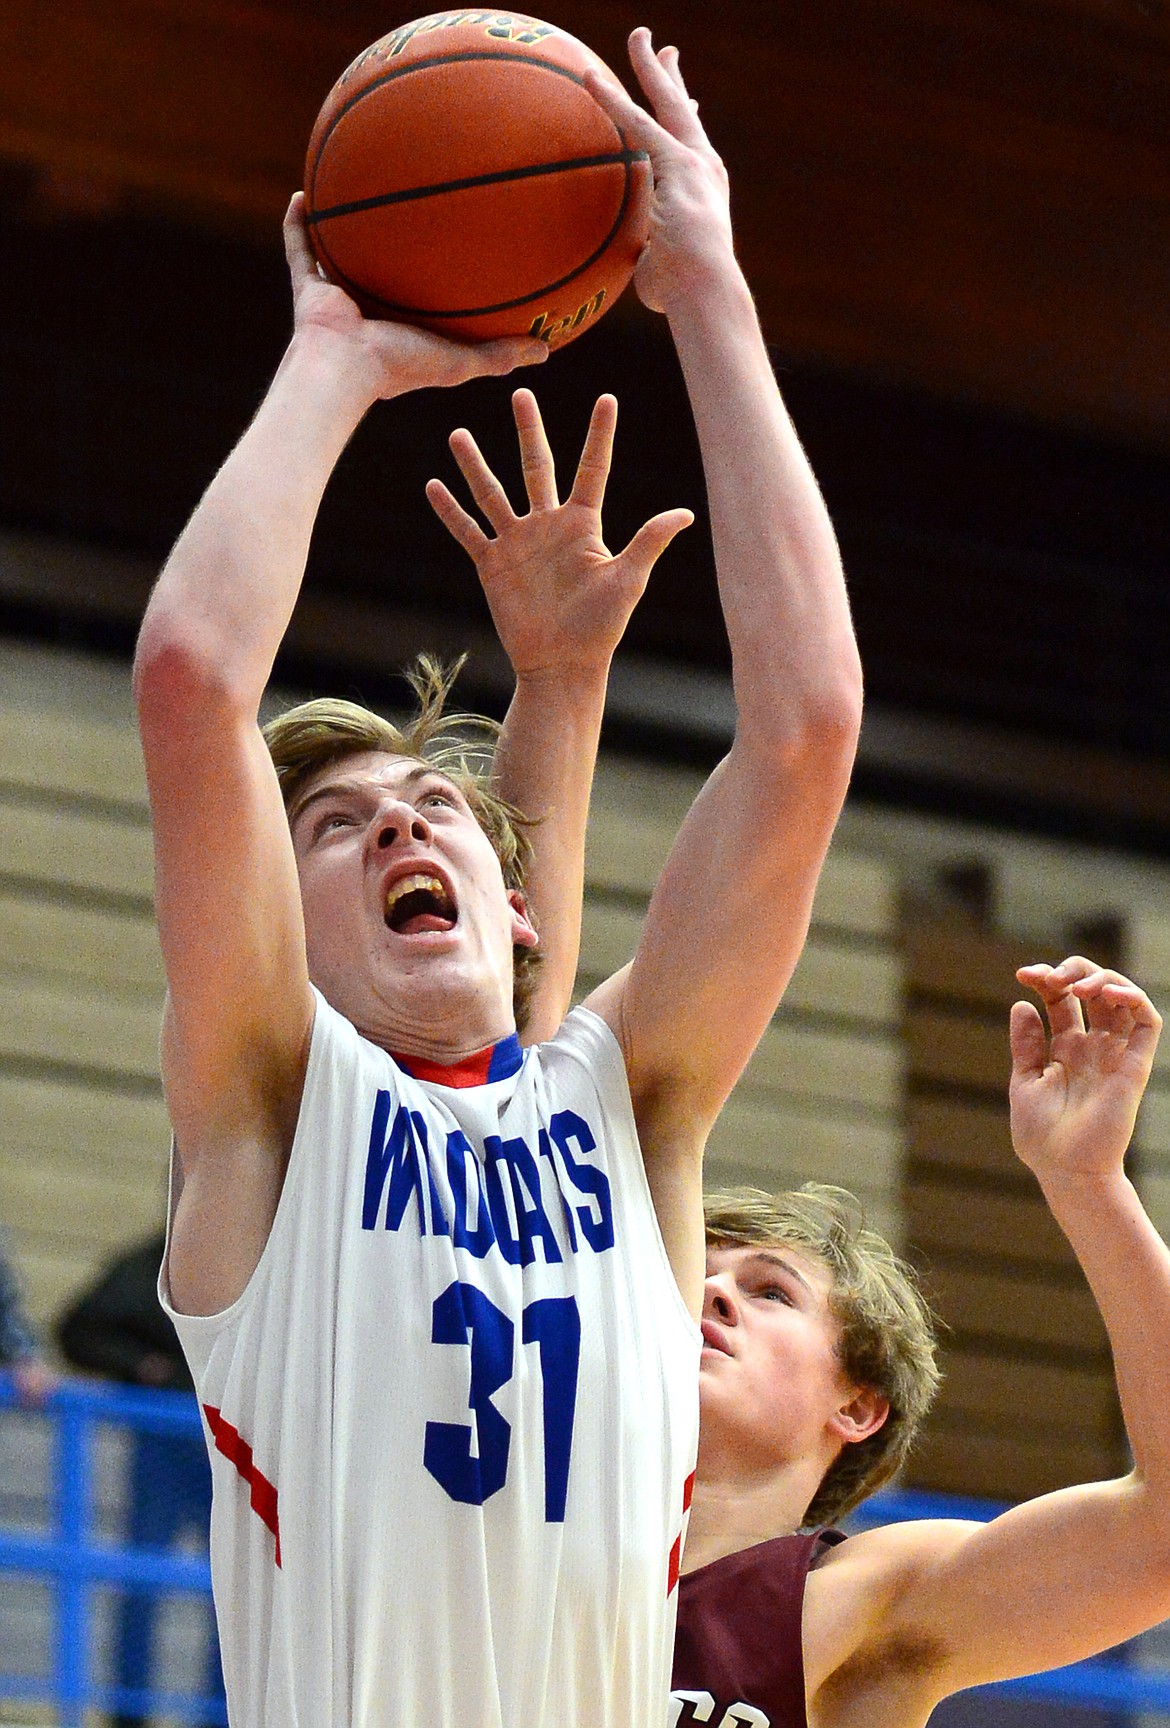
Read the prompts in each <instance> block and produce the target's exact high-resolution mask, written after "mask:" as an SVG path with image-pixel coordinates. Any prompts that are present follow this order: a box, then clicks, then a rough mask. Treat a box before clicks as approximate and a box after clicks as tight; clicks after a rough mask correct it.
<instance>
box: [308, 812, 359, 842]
mask: <svg viewBox="0 0 1170 1728" xmlns="http://www.w3.org/2000/svg"><path fill="white" fill-rule="evenodd" d="M352 827H353V817H352V816H351V815H349V814H348V812H347V811H344V810H329V811H327V812H326V813H325V815H324V816H322V817H321V819H320V821H319V822H318V823H317V824H316V826H315V827H314V829H313V838H314V840H321V839H323V838H324V837H325V835H327V834H332V833H334V832H335V831H336V830H337V829H339V828H352Z"/></svg>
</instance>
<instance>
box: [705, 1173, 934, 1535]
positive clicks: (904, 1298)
mask: <svg viewBox="0 0 1170 1728" xmlns="http://www.w3.org/2000/svg"><path fill="white" fill-rule="evenodd" d="M704 1213H705V1218H706V1227H707V1244H708V1246H709V1247H711V1248H744V1247H772V1246H774V1247H789V1248H796V1249H799V1250H801V1251H803V1252H804V1253H806V1254H811V1255H813V1256H814V1257H815V1258H816V1259H817V1260H819V1261H820V1263H821V1264H822V1265H823V1266H824V1267H825V1268H826V1269H827V1271H828V1272H829V1274H830V1277H831V1279H832V1288H831V1291H830V1295H829V1308H830V1312H831V1313H832V1314H833V1316H834V1318H835V1319H836V1321H837V1324H838V1327H839V1328H840V1336H839V1338H838V1343H837V1350H838V1355H839V1357H840V1360H841V1367H842V1369H843V1371H844V1373H845V1375H846V1377H847V1379H848V1380H849V1381H850V1383H851V1384H852V1385H854V1386H859V1387H861V1386H864V1387H867V1388H868V1389H869V1390H870V1391H873V1392H878V1393H880V1394H881V1396H882V1397H883V1398H885V1399H886V1400H887V1401H888V1403H889V1406H890V1413H889V1415H888V1416H887V1418H886V1420H885V1422H884V1423H883V1424H882V1426H881V1427H880V1428H879V1429H877V1430H876V1432H875V1433H873V1434H869V1435H867V1436H866V1438H865V1439H864V1440H859V1441H857V1442H855V1443H853V1444H850V1445H847V1446H843V1447H842V1449H841V1452H840V1454H839V1455H838V1456H837V1457H836V1458H835V1459H834V1460H833V1462H832V1464H831V1465H830V1466H829V1468H828V1470H827V1471H826V1472H825V1475H824V1478H823V1480H822V1481H821V1484H820V1486H819V1487H818V1489H817V1492H816V1493H815V1495H814V1496H813V1498H812V1501H811V1502H810V1504H809V1506H808V1508H807V1510H806V1512H805V1515H804V1519H803V1522H804V1524H805V1525H807V1526H810V1527H811V1526H814V1525H823V1524H831V1523H832V1522H833V1521H834V1519H837V1518H840V1517H842V1516H843V1515H844V1514H845V1513H846V1512H848V1511H850V1510H851V1509H852V1508H853V1507H854V1506H856V1505H858V1504H859V1503H860V1502H861V1501H862V1500H864V1499H865V1498H866V1496H867V1495H869V1494H872V1493H873V1492H874V1490H875V1489H876V1488H880V1487H881V1485H882V1483H883V1482H888V1481H889V1479H890V1477H891V1476H893V1475H894V1474H895V1472H896V1471H897V1470H899V1469H900V1468H901V1466H902V1465H903V1463H904V1462H905V1460H906V1455H907V1453H908V1452H909V1450H910V1448H911V1446H912V1445H913V1443H914V1438H915V1435H916V1434H917V1432H918V1429H919V1427H920V1426H921V1423H922V1420H923V1418H924V1417H925V1415H926V1413H927V1411H928V1410H929V1408H930V1406H931V1403H932V1401H933V1399H934V1395H935V1393H936V1391H937V1390H938V1385H939V1380H940V1378H941V1375H940V1373H939V1368H938V1363H937V1361H936V1359H935V1356H936V1341H935V1326H934V1319H933V1317H932V1315H931V1312H930V1309H929V1308H928V1306H927V1304H926V1300H925V1298H924V1297H923V1295H922V1292H921V1290H920V1289H919V1286H918V1278H917V1275H916V1273H915V1271H914V1268H913V1267H912V1266H910V1265H909V1264H908V1263H907V1262H906V1261H905V1260H902V1259H900V1258H899V1256H898V1255H897V1254H895V1252H894V1250H893V1249H892V1248H891V1247H890V1245H889V1243H888V1242H887V1241H886V1240H885V1238H884V1237H883V1236H879V1235H878V1233H877V1231H876V1230H870V1229H869V1228H868V1227H867V1225H866V1222H865V1214H864V1212H863V1210H862V1207H861V1204H860V1202H859V1201H858V1200H857V1199H856V1198H855V1197H854V1196H853V1195H852V1194H850V1193H849V1191H848V1190H847V1189H845V1188H834V1187H830V1186H828V1185H827V1184H825V1183H821V1182H806V1183H804V1185H803V1186H802V1187H800V1188H796V1189H793V1190H791V1191H789V1192H787V1193H782V1194H767V1193H765V1192H764V1190H763V1189H761V1188H728V1189H724V1190H722V1191H719V1192H715V1193H711V1194H708V1195H707V1196H706V1197H705V1200H704Z"/></svg>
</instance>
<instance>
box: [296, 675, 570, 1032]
mask: <svg viewBox="0 0 1170 1728" xmlns="http://www.w3.org/2000/svg"><path fill="white" fill-rule="evenodd" d="M462 665H463V660H462V659H460V660H457V661H456V662H455V664H454V665H453V666H443V665H441V664H440V662H439V661H437V660H434V659H432V658H431V656H430V655H429V654H420V655H419V657H418V659H417V660H416V661H415V663H414V665H413V666H411V667H410V668H408V669H407V671H406V672H405V674H404V676H405V677H406V680H407V682H408V683H409V685H410V687H411V689H412V690H413V692H414V696H415V701H416V704H417V707H416V709H415V712H414V713H413V714H412V715H411V716H410V717H409V718H408V719H407V720H406V721H405V722H404V723H403V724H402V725H401V726H396V725H394V724H393V722H392V721H389V720H386V719H384V718H383V716H382V715H380V714H375V713H373V712H372V711H371V710H370V709H369V708H363V707H362V706H361V705H360V704H359V703H357V702H346V701H344V700H342V699H340V698H322V699H320V700H317V701H313V702H302V703H300V704H299V705H298V706H297V707H295V708H289V709H288V710H287V711H286V712H285V713H283V714H279V715H277V717H276V719H274V720H270V721H269V722H268V724H267V725H266V726H265V727H264V742H265V743H266V744H267V746H268V751H269V754H270V755H271V757H272V761H273V765H274V766H275V768H276V778H277V781H278V782H279V784H280V792H281V797H282V798H283V799H284V807H285V809H286V810H292V809H293V808H294V807H295V805H296V803H297V800H298V798H299V796H300V794H301V792H302V791H303V790H304V788H305V787H306V786H307V785H308V783H309V781H310V780H311V779H312V778H313V776H314V775H315V774H317V773H319V772H320V770H321V769H322V768H327V767H329V766H330V765H331V764H332V763H334V762H343V761H344V760H345V759H346V757H348V756H361V755H364V754H365V753H366V751H370V750H373V751H378V752H380V753H384V754H385V755H388V756H409V757H411V758H413V759H414V760H415V761H418V762H425V763H427V764H428V766H430V767H432V768H435V769H438V771H439V772H440V773H442V774H445V775H446V776H447V778H448V779H449V780H451V781H453V782H454V784H455V785H456V786H458V788H459V790H460V791H461V792H462V793H463V795H464V797H465V798H466V799H467V802H468V803H469V804H470V806H471V809H472V812H473V814H474V815H475V818H476V821H477V822H478V823H479V825H480V827H481V828H482V829H483V831H484V833H485V834H486V835H487V837H488V839H489V840H490V841H491V844H492V849H493V851H494V852H495V854H496V857H497V858H498V859H499V861H500V869H501V871H502V872H503V877H504V886H505V887H506V888H510V889H515V890H516V891H517V892H519V893H523V891H524V883H525V877H526V875H527V871H528V867H529V865H530V863H531V860H532V843H531V841H530V840H529V838H528V835H527V833H526V832H525V829H526V828H528V827H529V826H530V825H531V824H530V823H529V821H528V818H527V817H525V816H523V815H522V814H521V813H520V811H519V810H516V809H515V808H514V807H513V806H512V805H511V804H508V803H507V802H506V801H505V800H504V799H503V798H501V797H500V796H499V795H498V794H497V793H496V792H495V791H493V789H492V784H491V764H492V756H493V753H494V750H495V747H496V744H497V742H498V740H499V735H500V728H499V726H498V725H497V724H496V722H495V721H494V720H489V719H487V718H486V717H485V716H484V715H482V714H464V713H459V712H449V711H448V710H447V697H448V696H449V695H450V692H451V686H452V685H453V684H454V682H455V679H456V677H457V676H458V674H459V670H460V668H461V667H462ZM541 960H542V956H541V954H540V953H539V951H538V950H537V949H535V948H524V947H521V946H520V945H519V944H516V945H515V946H514V948H513V950H512V963H513V974H512V976H513V984H512V1000H513V1009H514V1012H515V1016H516V1027H517V1030H518V1031H521V1032H522V1031H523V1030H524V1027H525V1024H526V1023H527V1020H528V1016H529V1013H530V1011H531V1007H532V995H533V991H534V989H535V985H536V973H537V969H538V967H539V965H540V963H541Z"/></svg>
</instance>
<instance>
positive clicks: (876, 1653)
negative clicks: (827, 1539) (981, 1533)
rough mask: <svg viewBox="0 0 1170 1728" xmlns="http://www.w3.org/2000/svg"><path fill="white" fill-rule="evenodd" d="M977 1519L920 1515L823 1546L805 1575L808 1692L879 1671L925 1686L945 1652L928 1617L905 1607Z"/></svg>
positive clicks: (918, 1597)
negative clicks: (824, 1550) (820, 1556)
mask: <svg viewBox="0 0 1170 1728" xmlns="http://www.w3.org/2000/svg"><path fill="white" fill-rule="evenodd" d="M978 1528H979V1526H978V1525H974V1524H969V1523H965V1522H963V1521H960V1520H958V1519H946V1520H944V1519H923V1520H921V1521H917V1522H912V1523H901V1524H886V1525H882V1526H880V1527H879V1528H877V1529H874V1530H866V1531H863V1532H862V1533H861V1534H860V1535H857V1536H852V1537H850V1539H849V1540H848V1541H847V1542H843V1543H841V1544H840V1546H838V1547H835V1548H833V1549H831V1550H830V1551H829V1552H827V1553H826V1554H825V1555H824V1557H823V1559H822V1560H821V1562H820V1564H818V1565H817V1566H816V1567H815V1568H814V1569H813V1570H812V1571H811V1572H810V1573H809V1577H808V1584H807V1587H806V1590H805V1599H804V1651H805V1670H806V1678H807V1686H808V1693H809V1697H810V1698H811V1697H812V1696H814V1695H815V1694H816V1693H817V1692H818V1691H819V1690H820V1689H821V1688H822V1687H823V1686H825V1685H826V1684H827V1683H828V1682H830V1681H831V1682H832V1684H833V1688H834V1690H835V1691H836V1690H839V1689H840V1688H841V1687H842V1686H846V1687H849V1686H851V1685H852V1684H853V1683H854V1681H855V1682H856V1683H857V1684H858V1685H861V1684H864V1685H866V1686H872V1685H874V1684H875V1682H877V1681H878V1679H879V1676H880V1675H883V1674H884V1675H886V1676H888V1677H889V1678H890V1679H891V1680H892V1679H893V1677H894V1676H895V1675H896V1676H898V1677H899V1681H900V1683H901V1684H905V1683H910V1682H917V1683H920V1684H921V1685H922V1687H923V1688H924V1689H929V1688H930V1685H931V1679H932V1676H935V1675H941V1674H942V1673H943V1672H944V1670H945V1668H946V1664H947V1659H948V1655H949V1652H948V1651H947V1649H946V1648H945V1647H944V1643H943V1640H942V1639H941V1637H940V1636H939V1634H938V1632H937V1631H936V1630H935V1629H934V1628H933V1627H932V1626H931V1624H930V1620H929V1616H925V1615H919V1614H916V1613H913V1612H908V1611H907V1609H908V1604H909V1603H910V1602H912V1601H913V1602H919V1603H920V1602H921V1601H922V1599H923V1592H922V1590H921V1589H920V1588H919V1586H921V1585H922V1583H923V1582H924V1580H926V1579H927V1577H928V1575H929V1573H930V1571H931V1570H932V1568H934V1567H936V1566H938V1565H940V1564H942V1563H944V1562H945V1561H946V1560H947V1559H948V1558H949V1556H950V1555H951V1554H953V1553H954V1551H955V1550H956V1548H957V1547H959V1546H961V1545H962V1543H963V1542H964V1541H965V1540H966V1539H967V1537H968V1536H969V1535H970V1533H971V1532H972V1530H977V1529H978Z"/></svg>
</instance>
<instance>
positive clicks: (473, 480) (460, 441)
mask: <svg viewBox="0 0 1170 1728" xmlns="http://www.w3.org/2000/svg"><path fill="white" fill-rule="evenodd" d="M447 442H448V444H449V445H450V446H451V454H452V455H453V456H454V458H455V460H456V462H457V463H458V464H459V472H460V473H461V474H462V476H463V478H464V479H465V480H466V481H467V486H468V490H469V491H470V493H471V496H472V497H473V498H474V499H475V502H476V503H477V504H478V505H479V507H480V509H481V510H482V511H483V513H484V515H485V516H486V517H487V519H488V521H489V522H490V524H491V526H492V527H493V528H494V529H495V531H496V533H497V534H502V533H503V531H504V529H505V528H507V527H508V525H509V524H510V523H512V522H515V520H516V517H515V514H514V512H513V510H512V506H511V505H510V504H509V502H508V494H507V493H506V492H505V491H504V488H503V487H502V486H501V485H500V482H499V481H498V480H497V479H496V477H495V475H494V474H493V473H492V471H491V469H490V468H489V467H488V465H487V463H486V462H485V461H484V458H483V454H482V452H481V450H480V448H479V445H478V444H477V443H476V442H475V439H474V438H473V437H472V436H471V433H470V432H468V431H467V430H466V428H465V427H463V426H460V427H459V428H458V429H457V430H456V431H454V432H452V434H451V436H450V438H449V439H448V440H447ZM429 495H430V494H429V488H428V496H429ZM431 503H432V504H434V499H433V498H432V499H431ZM436 508H437V506H436ZM443 520H444V521H446V518H443ZM448 526H450V525H449V524H448ZM451 532H452V533H453V534H454V533H455V530H454V529H453V528H452V529H451ZM455 538H456V539H458V538H459V536H458V535H457V534H456V535H455ZM460 544H462V542H460Z"/></svg>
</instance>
